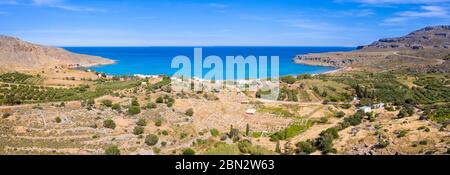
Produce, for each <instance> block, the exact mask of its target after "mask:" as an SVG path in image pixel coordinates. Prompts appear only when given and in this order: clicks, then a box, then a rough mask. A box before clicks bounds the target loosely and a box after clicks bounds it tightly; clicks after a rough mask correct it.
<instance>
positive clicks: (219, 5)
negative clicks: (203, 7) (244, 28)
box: [209, 3, 228, 9]
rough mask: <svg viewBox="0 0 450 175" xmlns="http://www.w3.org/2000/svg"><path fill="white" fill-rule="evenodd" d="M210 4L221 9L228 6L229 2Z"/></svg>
mask: <svg viewBox="0 0 450 175" xmlns="http://www.w3.org/2000/svg"><path fill="white" fill-rule="evenodd" d="M209 6H210V7H214V8H219V9H224V8H228V5H227V4H220V3H209Z"/></svg>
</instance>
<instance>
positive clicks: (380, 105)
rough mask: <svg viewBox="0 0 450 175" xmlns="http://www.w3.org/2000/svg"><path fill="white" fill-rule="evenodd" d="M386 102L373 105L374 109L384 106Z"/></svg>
mask: <svg viewBox="0 0 450 175" xmlns="http://www.w3.org/2000/svg"><path fill="white" fill-rule="evenodd" d="M384 106H385V104H384V103H377V104H374V105H372V108H374V109H380V108H384Z"/></svg>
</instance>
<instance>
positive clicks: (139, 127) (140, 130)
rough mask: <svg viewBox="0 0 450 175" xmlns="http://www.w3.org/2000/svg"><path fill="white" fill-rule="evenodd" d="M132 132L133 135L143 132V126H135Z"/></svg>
mask: <svg viewBox="0 0 450 175" xmlns="http://www.w3.org/2000/svg"><path fill="white" fill-rule="evenodd" d="M133 134H134V135H141V134H144V128H143V127H142V126H136V127H134V129H133Z"/></svg>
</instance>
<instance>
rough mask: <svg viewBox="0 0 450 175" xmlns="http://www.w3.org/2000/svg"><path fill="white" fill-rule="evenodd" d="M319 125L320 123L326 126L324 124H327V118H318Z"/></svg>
mask: <svg viewBox="0 0 450 175" xmlns="http://www.w3.org/2000/svg"><path fill="white" fill-rule="evenodd" d="M319 123H320V124H326V123H328V117H320V119H319Z"/></svg>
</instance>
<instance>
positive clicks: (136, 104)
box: [131, 99, 141, 106]
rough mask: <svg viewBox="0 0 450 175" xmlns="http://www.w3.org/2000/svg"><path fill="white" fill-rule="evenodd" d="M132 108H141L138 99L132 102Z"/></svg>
mask: <svg viewBox="0 0 450 175" xmlns="http://www.w3.org/2000/svg"><path fill="white" fill-rule="evenodd" d="M131 106H141V105H140V104H139V101H138V100H137V99H133V100H132V101H131Z"/></svg>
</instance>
